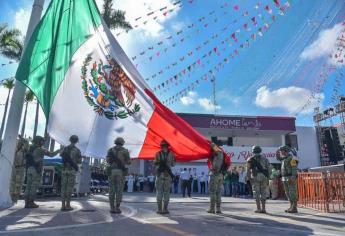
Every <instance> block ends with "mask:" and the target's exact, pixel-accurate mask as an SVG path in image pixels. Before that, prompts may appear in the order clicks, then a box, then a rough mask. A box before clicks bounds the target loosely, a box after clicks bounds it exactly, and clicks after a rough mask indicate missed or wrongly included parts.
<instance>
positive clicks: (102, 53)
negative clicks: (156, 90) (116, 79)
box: [48, 26, 154, 158]
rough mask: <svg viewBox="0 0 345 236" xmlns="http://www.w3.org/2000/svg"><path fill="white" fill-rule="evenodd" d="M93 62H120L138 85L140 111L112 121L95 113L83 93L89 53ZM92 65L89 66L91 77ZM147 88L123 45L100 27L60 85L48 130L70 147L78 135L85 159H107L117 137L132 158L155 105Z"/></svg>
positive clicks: (76, 55)
mask: <svg viewBox="0 0 345 236" xmlns="http://www.w3.org/2000/svg"><path fill="white" fill-rule="evenodd" d="M90 53H91V54H92V58H93V60H92V62H94V61H96V62H99V60H102V61H103V62H104V64H106V62H107V60H106V55H109V54H110V55H111V56H112V57H113V58H115V59H116V60H117V62H118V63H119V64H120V66H121V67H122V69H123V70H124V71H125V72H126V74H127V75H128V76H129V77H130V79H131V80H132V82H133V83H134V84H135V85H136V88H137V90H136V102H137V103H139V104H140V106H141V110H140V112H139V113H138V114H137V115H135V116H132V117H129V118H127V119H118V120H109V119H106V118H105V117H104V116H99V115H98V114H96V112H95V111H93V107H91V106H90V105H89V104H88V103H87V102H86V99H85V97H84V93H83V90H82V80H81V78H80V77H81V68H82V66H83V62H84V60H85V58H86V56H87V55H88V54H90ZM91 66H92V63H90V65H89V66H88V77H89V78H91V76H90V74H89V72H90V69H91ZM146 88H147V85H146V83H145V81H144V80H143V78H142V77H141V76H140V74H139V73H138V71H137V70H136V69H135V67H134V65H133V64H132V63H131V62H130V60H129V59H128V57H127V55H126V54H125V53H124V51H123V50H122V48H121V47H120V45H119V44H118V43H117V41H116V40H115V39H114V38H113V36H112V35H111V33H110V31H109V30H107V28H106V27H104V28H103V26H100V28H99V29H98V33H97V34H95V35H93V36H92V37H91V38H90V39H88V40H87V41H86V42H85V43H84V44H83V45H82V46H81V47H80V49H79V50H78V51H77V52H76V53H75V55H74V56H73V59H72V63H71V66H70V68H69V70H68V71H67V73H66V75H65V80H64V81H63V83H62V84H61V86H60V88H59V90H58V92H57V94H56V97H55V99H54V103H53V107H52V110H51V112H50V117H49V125H48V131H49V134H50V135H51V136H52V137H53V138H54V139H56V140H57V141H58V142H59V143H62V144H67V143H68V138H69V136H70V135H72V134H76V135H78V136H79V139H80V142H79V145H78V146H79V147H80V148H81V150H82V152H83V154H84V155H86V156H92V157H100V158H101V157H105V155H106V151H107V149H108V148H109V147H111V146H112V145H113V142H114V139H115V138H116V137H117V136H122V137H123V138H124V139H125V140H126V147H127V148H128V149H130V151H131V156H132V157H137V156H138V155H139V153H140V150H141V148H142V145H143V143H144V140H145V137H146V133H147V123H148V122H149V120H150V118H151V116H152V114H153V110H154V105H153V102H152V100H151V99H149V98H148V97H147V95H146V93H145V91H144V90H145V89H146Z"/></svg>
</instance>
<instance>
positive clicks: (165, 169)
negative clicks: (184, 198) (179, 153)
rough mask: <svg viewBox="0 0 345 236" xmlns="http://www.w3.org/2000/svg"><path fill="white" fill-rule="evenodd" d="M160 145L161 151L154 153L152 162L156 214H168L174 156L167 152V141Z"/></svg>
mask: <svg viewBox="0 0 345 236" xmlns="http://www.w3.org/2000/svg"><path fill="white" fill-rule="evenodd" d="M160 145H161V151H159V152H157V153H156V157H155V160H154V165H155V168H156V191H157V206H158V210H157V214H169V210H168V205H169V200H170V189H171V184H172V178H173V177H172V173H171V167H173V166H174V165H175V155H174V153H173V152H171V151H170V150H169V144H168V142H167V141H165V140H162V142H161V144H160ZM162 206H163V208H162Z"/></svg>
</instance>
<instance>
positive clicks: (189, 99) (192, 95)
mask: <svg viewBox="0 0 345 236" xmlns="http://www.w3.org/2000/svg"><path fill="white" fill-rule="evenodd" d="M197 96H198V94H197V93H196V92H194V91H189V92H188V94H187V96H183V97H181V98H180V100H181V103H182V105H185V106H189V105H192V104H195V102H196V98H197Z"/></svg>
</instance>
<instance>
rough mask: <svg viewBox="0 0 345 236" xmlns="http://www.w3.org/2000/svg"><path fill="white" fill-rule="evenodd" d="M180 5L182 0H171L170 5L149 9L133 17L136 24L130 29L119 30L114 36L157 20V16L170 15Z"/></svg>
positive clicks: (180, 6) (189, 0)
mask: <svg viewBox="0 0 345 236" xmlns="http://www.w3.org/2000/svg"><path fill="white" fill-rule="evenodd" d="M188 2H189V3H190V4H192V3H193V1H191V0H188ZM182 6H183V2H182V1H176V2H173V3H172V4H171V5H166V6H164V7H161V8H159V9H156V10H154V11H150V12H148V13H147V14H146V15H144V16H139V17H137V18H135V19H134V21H136V24H135V25H134V26H133V27H132V29H127V30H123V31H120V32H118V33H116V36H117V37H118V36H120V35H122V34H125V33H128V32H130V31H132V30H135V29H138V28H139V27H140V26H143V25H146V24H147V23H148V22H149V21H151V20H154V21H157V19H158V17H159V16H164V17H167V16H168V15H170V14H171V13H173V12H174V11H176V10H177V9H180V8H182Z"/></svg>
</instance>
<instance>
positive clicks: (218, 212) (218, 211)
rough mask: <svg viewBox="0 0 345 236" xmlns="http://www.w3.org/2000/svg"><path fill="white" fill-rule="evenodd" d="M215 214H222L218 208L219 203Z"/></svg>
mask: <svg viewBox="0 0 345 236" xmlns="http://www.w3.org/2000/svg"><path fill="white" fill-rule="evenodd" d="M216 213H217V214H222V211H221V210H220V205H217V211H216Z"/></svg>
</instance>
